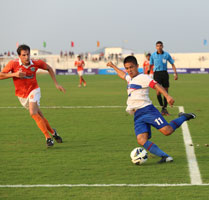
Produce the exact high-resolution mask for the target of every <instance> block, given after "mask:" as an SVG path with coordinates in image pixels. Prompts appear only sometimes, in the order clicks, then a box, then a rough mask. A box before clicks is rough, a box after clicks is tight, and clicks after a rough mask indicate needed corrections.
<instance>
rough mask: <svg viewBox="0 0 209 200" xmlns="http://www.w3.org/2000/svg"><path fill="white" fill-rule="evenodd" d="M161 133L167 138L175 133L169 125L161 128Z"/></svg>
mask: <svg viewBox="0 0 209 200" xmlns="http://www.w3.org/2000/svg"><path fill="white" fill-rule="evenodd" d="M159 131H160V132H161V133H163V134H164V135H165V136H169V135H171V134H172V133H173V131H174V130H173V128H172V127H171V126H169V125H168V126H165V127H163V128H161V129H160V130H159Z"/></svg>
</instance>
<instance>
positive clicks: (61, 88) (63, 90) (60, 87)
mask: <svg viewBox="0 0 209 200" xmlns="http://www.w3.org/2000/svg"><path fill="white" fill-rule="evenodd" d="M56 88H57V89H58V90H59V91H61V92H64V93H65V91H66V90H65V88H63V87H62V86H61V85H59V84H57V85H56Z"/></svg>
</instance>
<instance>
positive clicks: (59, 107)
mask: <svg viewBox="0 0 209 200" xmlns="http://www.w3.org/2000/svg"><path fill="white" fill-rule="evenodd" d="M125 107H126V106H40V108H46V109H82V108H87V109H94V108H125ZM155 107H160V106H155ZM173 107H174V108H179V106H173ZM23 108H24V107H22V106H2V107H0V109H23Z"/></svg>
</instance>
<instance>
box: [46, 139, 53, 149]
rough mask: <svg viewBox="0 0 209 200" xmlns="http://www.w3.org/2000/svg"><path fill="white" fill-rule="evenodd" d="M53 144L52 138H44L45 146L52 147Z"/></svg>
mask: <svg viewBox="0 0 209 200" xmlns="http://www.w3.org/2000/svg"><path fill="white" fill-rule="evenodd" d="M53 145H54V141H53V140H52V138H48V139H47V140H46V146H47V147H53Z"/></svg>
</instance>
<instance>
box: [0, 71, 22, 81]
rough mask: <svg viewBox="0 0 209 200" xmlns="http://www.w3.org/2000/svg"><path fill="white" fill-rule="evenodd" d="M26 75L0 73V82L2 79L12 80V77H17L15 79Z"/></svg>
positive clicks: (20, 73)
mask: <svg viewBox="0 0 209 200" xmlns="http://www.w3.org/2000/svg"><path fill="white" fill-rule="evenodd" d="M25 75H26V73H25V72H20V71H18V72H15V73H2V72H0V80H3V79H7V78H14V77H17V78H24V77H25Z"/></svg>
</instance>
